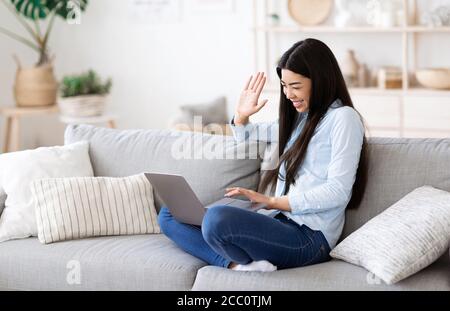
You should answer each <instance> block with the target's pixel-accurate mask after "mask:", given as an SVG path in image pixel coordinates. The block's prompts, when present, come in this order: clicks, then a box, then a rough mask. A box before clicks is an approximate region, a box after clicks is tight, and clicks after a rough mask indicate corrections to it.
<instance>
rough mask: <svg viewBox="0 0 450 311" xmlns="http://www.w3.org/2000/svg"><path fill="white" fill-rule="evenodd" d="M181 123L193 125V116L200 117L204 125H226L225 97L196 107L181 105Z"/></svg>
mask: <svg viewBox="0 0 450 311" xmlns="http://www.w3.org/2000/svg"><path fill="white" fill-rule="evenodd" d="M180 110H181V117H180V119H178V120H179V121H180V120H181V121H182V122H181V123H185V124H188V125H192V124H193V123H194V117H195V116H201V117H202V123H203V124H204V125H206V124H211V123H217V124H226V123H228V115H227V100H226V98H225V97H223V96H222V97H218V98H216V99H215V100H213V101H211V102H209V103H203V104H196V105H183V106H181V107H180Z"/></svg>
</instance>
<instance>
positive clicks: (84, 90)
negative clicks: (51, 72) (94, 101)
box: [61, 70, 112, 97]
mask: <svg viewBox="0 0 450 311" xmlns="http://www.w3.org/2000/svg"><path fill="white" fill-rule="evenodd" d="M111 86H112V81H111V79H110V78H109V79H107V80H106V81H105V82H102V81H101V79H100V77H99V76H98V74H97V73H96V72H95V71H93V70H89V71H88V72H86V73H82V74H79V75H71V76H66V77H64V78H63V80H62V83H61V96H62V97H72V96H79V95H105V94H109V91H110V90H111Z"/></svg>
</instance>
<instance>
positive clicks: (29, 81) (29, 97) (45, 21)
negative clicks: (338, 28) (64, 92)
mask: <svg viewBox="0 0 450 311" xmlns="http://www.w3.org/2000/svg"><path fill="white" fill-rule="evenodd" d="M0 1H1V2H2V3H3V5H4V6H5V7H6V8H7V9H8V10H9V11H10V12H11V13H12V14H13V15H14V16H15V17H16V19H17V20H18V21H19V23H20V24H21V25H22V26H23V27H24V29H25V30H26V31H27V32H28V34H29V36H30V37H31V39H29V38H26V37H24V36H22V35H19V34H16V33H14V32H12V31H10V30H8V29H6V28H4V27H2V26H1V25H0V33H3V34H5V35H7V36H9V37H10V38H12V39H15V40H17V41H19V42H21V43H23V44H25V45H27V46H28V47H30V48H32V49H33V50H35V51H36V52H37V53H38V54H39V60H38V62H37V63H36V65H35V66H33V67H31V68H23V67H22V65H21V63H20V61H19V60H18V58H17V57H16V58H15V59H16V61H17V66H18V68H17V73H16V79H15V84H14V97H15V100H16V105H17V106H27V107H28V106H47V105H53V104H55V103H56V96H57V91H58V83H57V81H56V79H55V76H54V73H53V64H52V63H53V59H52V58H50V56H49V48H48V40H49V37H50V33H51V31H52V28H53V25H54V22H55V18H56V17H57V16H59V17H60V18H62V19H64V20H66V21H71V20H72V19H74V18H77V17H78V16H79V14H81V11H84V10H85V8H86V6H87V2H88V0H0ZM44 26H46V27H45V28H46V29H44Z"/></svg>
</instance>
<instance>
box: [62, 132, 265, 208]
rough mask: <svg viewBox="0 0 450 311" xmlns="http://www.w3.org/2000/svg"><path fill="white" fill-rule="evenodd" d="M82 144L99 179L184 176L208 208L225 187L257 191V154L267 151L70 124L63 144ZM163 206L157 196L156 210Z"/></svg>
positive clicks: (188, 136)
mask: <svg viewBox="0 0 450 311" xmlns="http://www.w3.org/2000/svg"><path fill="white" fill-rule="evenodd" d="M81 140H86V141H89V143H90V145H89V155H90V158H91V162H92V167H93V169H94V174H95V176H112V177H121V176H129V175H133V174H138V173H142V172H163V173H170V174H180V175H182V176H184V177H185V178H186V180H187V181H188V183H189V184H190V185H191V187H192V189H193V190H194V192H195V193H196V194H197V196H198V197H199V199H200V201H201V202H202V203H203V204H205V205H206V204H209V203H212V202H214V201H215V200H219V199H221V198H223V195H224V194H225V192H224V191H225V188H226V187H230V186H237V187H245V188H249V189H253V190H256V189H257V186H258V182H259V171H260V166H261V159H260V157H259V154H262V153H263V152H264V146H263V145H260V144H254V145H249V144H247V145H246V149H243V148H242V147H245V146H244V144H237V143H236V142H235V141H234V138H233V137H230V136H220V135H209V134H202V133H194V132H181V131H174V130H114V129H107V128H99V127H94V126H91V125H70V126H68V127H67V129H66V132H65V144H70V143H74V142H77V141H81ZM258 148H259V149H258ZM260 149H261V150H260ZM199 151H203V152H199ZM174 191H176V189H174ZM161 203H162V202H161V200H160V198H159V197H158V196H156V207H157V209H158V210H159V208H160V205H161Z"/></svg>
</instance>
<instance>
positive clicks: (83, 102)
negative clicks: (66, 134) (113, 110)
mask: <svg viewBox="0 0 450 311" xmlns="http://www.w3.org/2000/svg"><path fill="white" fill-rule="evenodd" d="M106 99H107V96H106V95H82V96H74V97H65V98H59V99H58V106H59V110H60V112H61V115H63V116H66V117H73V118H82V117H94V116H100V115H102V114H103V112H104V111H105V106H106Z"/></svg>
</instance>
